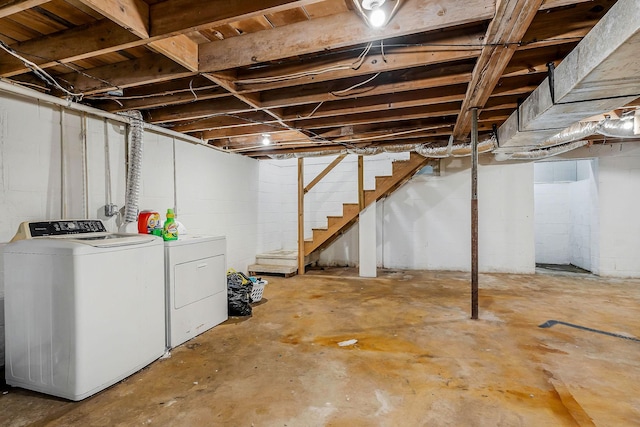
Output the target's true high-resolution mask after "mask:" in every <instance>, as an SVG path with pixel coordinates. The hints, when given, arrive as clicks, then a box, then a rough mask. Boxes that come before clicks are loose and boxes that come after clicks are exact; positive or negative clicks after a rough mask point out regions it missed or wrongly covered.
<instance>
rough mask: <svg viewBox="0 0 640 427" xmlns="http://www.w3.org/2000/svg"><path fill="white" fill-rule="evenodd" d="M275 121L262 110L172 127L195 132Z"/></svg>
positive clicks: (178, 130)
mask: <svg viewBox="0 0 640 427" xmlns="http://www.w3.org/2000/svg"><path fill="white" fill-rule="evenodd" d="M275 122H276V121H275V120H274V119H273V117H271V116H270V115H268V114H267V113H265V112H264V111H252V112H250V113H241V114H234V117H229V116H216V117H210V118H205V119H200V120H197V121H194V122H191V123H184V124H183V123H176V124H175V125H174V126H173V128H172V129H174V130H176V131H177V132H196V131H202V130H211V129H223V128H237V127H252V126H256V125H263V124H273V123H275Z"/></svg>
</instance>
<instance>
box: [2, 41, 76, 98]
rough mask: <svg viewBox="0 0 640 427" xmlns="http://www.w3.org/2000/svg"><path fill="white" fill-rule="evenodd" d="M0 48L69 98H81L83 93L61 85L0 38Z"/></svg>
mask: <svg viewBox="0 0 640 427" xmlns="http://www.w3.org/2000/svg"><path fill="white" fill-rule="evenodd" d="M0 49H2V50H4V51H5V52H7V53H8V54H9V55H11V56H13V57H15V58H17V59H18V60H20V61H21V62H22V63H23V64H24V66H25V67H27V68H29V69H30V70H31V71H32V72H33V73H34V74H35V75H36V76H37V77H39V78H40V79H41V80H44V81H45V82H46V83H47V84H49V85H50V86H54V87H56V88H58V89H60V90H61V91H62V92H64V93H65V94H67V96H68V97H70V98H72V99H74V100H77V101H81V100H82V98H83V97H84V93H82V92H78V93H76V92H71V91H70V90H68V89H66V88H64V87H62V86H61V85H60V83H58V81H57V80H56V79H54V78H53V76H51V74H49V73H47V72H46V71H45V70H43V69H42V68H40V67H39V66H38V65H37V64H36V63H35V62H32V61H29V60H28V59H27V58H25V57H23V56H21V55H20V54H18V53H17V52H16V51H14V50H13V49H12V48H10V47H9V46H8V45H7V44H6V43H4V42H3V41H2V40H0Z"/></svg>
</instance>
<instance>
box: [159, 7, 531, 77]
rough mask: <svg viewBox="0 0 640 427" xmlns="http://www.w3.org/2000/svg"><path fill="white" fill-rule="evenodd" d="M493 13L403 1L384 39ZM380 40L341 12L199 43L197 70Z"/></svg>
mask: <svg viewBox="0 0 640 427" xmlns="http://www.w3.org/2000/svg"><path fill="white" fill-rule="evenodd" d="M540 1H541V0H540ZM168 3H171V2H168ZM160 4H164V3H160ZM494 12H495V4H494V1H493V0H451V1H448V2H447V7H446V11H444V9H443V7H442V6H441V4H440V3H438V2H432V1H429V0H406V1H405V2H404V3H403V6H402V7H401V8H400V9H399V10H398V12H397V14H396V16H395V17H394V20H398V21H401V22H402V25H389V26H387V28H386V29H385V34H384V37H385V38H391V37H398V36H402V35H407V34H412V33H418V32H426V31H432V30H438V29H441V28H445V27H449V26H454V25H463V24H468V23H473V22H480V21H483V20H487V19H491V18H492V17H493V15H494ZM263 33H264V34H263ZM292 34H295V37H292ZM379 38H380V33H378V32H376V31H371V30H370V29H369V28H368V27H367V26H366V25H365V24H364V22H363V20H362V19H361V18H360V17H358V16H357V14H355V13H352V12H348V13H342V14H338V15H332V16H328V17H325V18H318V19H314V20H311V21H307V22H299V23H296V24H292V25H287V26H286V27H280V28H274V29H272V30H269V31H265V32H258V33H253V34H245V35H243V36H242V37H234V38H231V39H228V40H225V41H224V43H220V42H218V41H214V42H211V43H206V44H202V45H200V71H203V72H213V71H220V70H226V69H229V68H236V67H243V66H247V65H252V64H255V63H260V62H266V61H273V60H277V59H282V58H289V57H291V56H295V55H304V54H309V53H315V52H318V51H322V50H331V49H337V48H340V47H345V46H351V45H354V44H357V43H366V42H370V41H375V40H377V39H379Z"/></svg>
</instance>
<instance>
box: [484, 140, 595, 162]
mask: <svg viewBox="0 0 640 427" xmlns="http://www.w3.org/2000/svg"><path fill="white" fill-rule="evenodd" d="M588 143H589V141H575V142H568V143H566V144H562V145H556V146H555V147H549V148H541V149H538V150H532V151H520V152H518V153H496V160H497V161H500V162H502V161H505V160H540V159H546V158H547V157H551V156H555V155H558V154H562V153H566V152H567V151H571V150H575V149H576V148H580V147H583V146H585V145H587V144H588Z"/></svg>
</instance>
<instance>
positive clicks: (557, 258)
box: [535, 160, 598, 271]
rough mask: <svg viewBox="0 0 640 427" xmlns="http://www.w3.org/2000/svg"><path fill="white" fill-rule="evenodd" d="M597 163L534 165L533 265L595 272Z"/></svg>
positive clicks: (542, 163) (557, 162) (593, 161)
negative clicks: (593, 254)
mask: <svg viewBox="0 0 640 427" xmlns="http://www.w3.org/2000/svg"><path fill="white" fill-rule="evenodd" d="M596 168H597V161H596V160H579V161H551V162H541V163H537V164H536V165H535V176H536V180H537V181H542V182H536V183H535V233H536V234H535V239H536V262H538V263H543V264H572V265H575V266H578V267H580V268H583V269H585V270H588V271H592V270H593V269H594V263H593V259H592V252H594V247H595V246H596V245H597V236H596V235H595V230H597V222H598V189H597V182H596V177H595V170H596Z"/></svg>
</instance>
